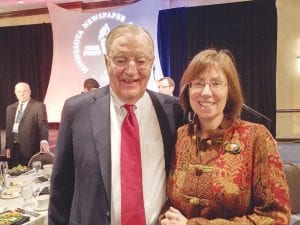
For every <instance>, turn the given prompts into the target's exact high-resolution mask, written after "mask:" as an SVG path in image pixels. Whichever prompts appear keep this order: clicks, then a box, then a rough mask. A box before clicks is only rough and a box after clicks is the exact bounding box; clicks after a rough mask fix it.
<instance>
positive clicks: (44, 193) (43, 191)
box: [39, 187, 50, 195]
mask: <svg viewBox="0 0 300 225" xmlns="http://www.w3.org/2000/svg"><path fill="white" fill-rule="evenodd" d="M49 194H50V190H49V187H44V188H43V189H42V190H41V192H40V194H39V195H49Z"/></svg>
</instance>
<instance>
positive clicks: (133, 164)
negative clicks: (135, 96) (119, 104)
mask: <svg viewBox="0 0 300 225" xmlns="http://www.w3.org/2000/svg"><path fill="white" fill-rule="evenodd" d="M124 107H125V109H126V110H127V115H126V117H125V119H124V121H123V124H122V137H121V225H134V224H138V225H146V218H145V209H144V198H143V182H142V163H141V152H140V138H139V125H138V121H137V119H136V117H135V114H134V112H133V107H134V106H133V105H124Z"/></svg>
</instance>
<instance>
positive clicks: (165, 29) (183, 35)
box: [158, 0, 277, 137]
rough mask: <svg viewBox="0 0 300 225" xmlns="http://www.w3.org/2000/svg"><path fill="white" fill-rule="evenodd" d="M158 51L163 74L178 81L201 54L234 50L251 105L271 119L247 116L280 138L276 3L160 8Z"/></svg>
mask: <svg viewBox="0 0 300 225" xmlns="http://www.w3.org/2000/svg"><path fill="white" fill-rule="evenodd" d="M158 47H159V53H160V60H161V65H162V69H163V73H165V75H166V76H168V75H171V77H172V78H174V80H175V82H176V86H177V87H176V92H175V94H178V93H179V92H178V90H179V83H180V79H181V76H182V74H183V71H184V68H186V66H187V64H188V63H189V61H190V60H191V58H192V57H193V56H194V55H195V54H196V53H198V52H199V51H201V50H203V49H206V48H209V47H215V48H217V49H220V48H226V49H229V50H230V51H231V52H232V53H233V55H234V56H235V58H236V64H237V68H238V71H239V73H240V80H241V84H242V87H243V90H244V96H245V100H246V104H247V105H249V106H250V107H252V108H253V109H255V110H257V111H258V112H260V113H262V114H263V115H265V116H266V117H268V118H270V119H271V120H272V122H271V124H270V126H269V123H268V121H267V120H266V119H264V118H262V117H258V116H256V115H254V114H251V113H248V112H243V114H242V118H244V119H246V120H250V121H253V122H259V123H262V124H264V125H265V126H266V127H267V128H269V129H270V131H271V133H272V134H273V136H274V137H275V135H276V52H277V10H276V4H275V0H263V1H249V2H238V3H227V4H218V5H209V6H198V7H188V8H177V9H167V10H161V11H160V12H159V18H158Z"/></svg>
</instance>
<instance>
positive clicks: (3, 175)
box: [0, 161, 8, 189]
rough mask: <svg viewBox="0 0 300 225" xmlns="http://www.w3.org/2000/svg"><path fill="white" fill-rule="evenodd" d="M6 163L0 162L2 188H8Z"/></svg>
mask: <svg viewBox="0 0 300 225" xmlns="http://www.w3.org/2000/svg"><path fill="white" fill-rule="evenodd" d="M7 177H8V163H7V161H1V162H0V183H1V184H0V185H1V186H2V188H3V189H4V188H7V187H8V181H7Z"/></svg>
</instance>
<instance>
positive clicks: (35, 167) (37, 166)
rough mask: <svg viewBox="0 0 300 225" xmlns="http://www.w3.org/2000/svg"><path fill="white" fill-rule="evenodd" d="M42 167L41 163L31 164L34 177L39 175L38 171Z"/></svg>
mask: <svg viewBox="0 0 300 225" xmlns="http://www.w3.org/2000/svg"><path fill="white" fill-rule="evenodd" d="M41 167H42V162H41V161H34V162H32V168H33V169H34V172H35V175H36V176H38V175H39V170H40V169H41Z"/></svg>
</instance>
